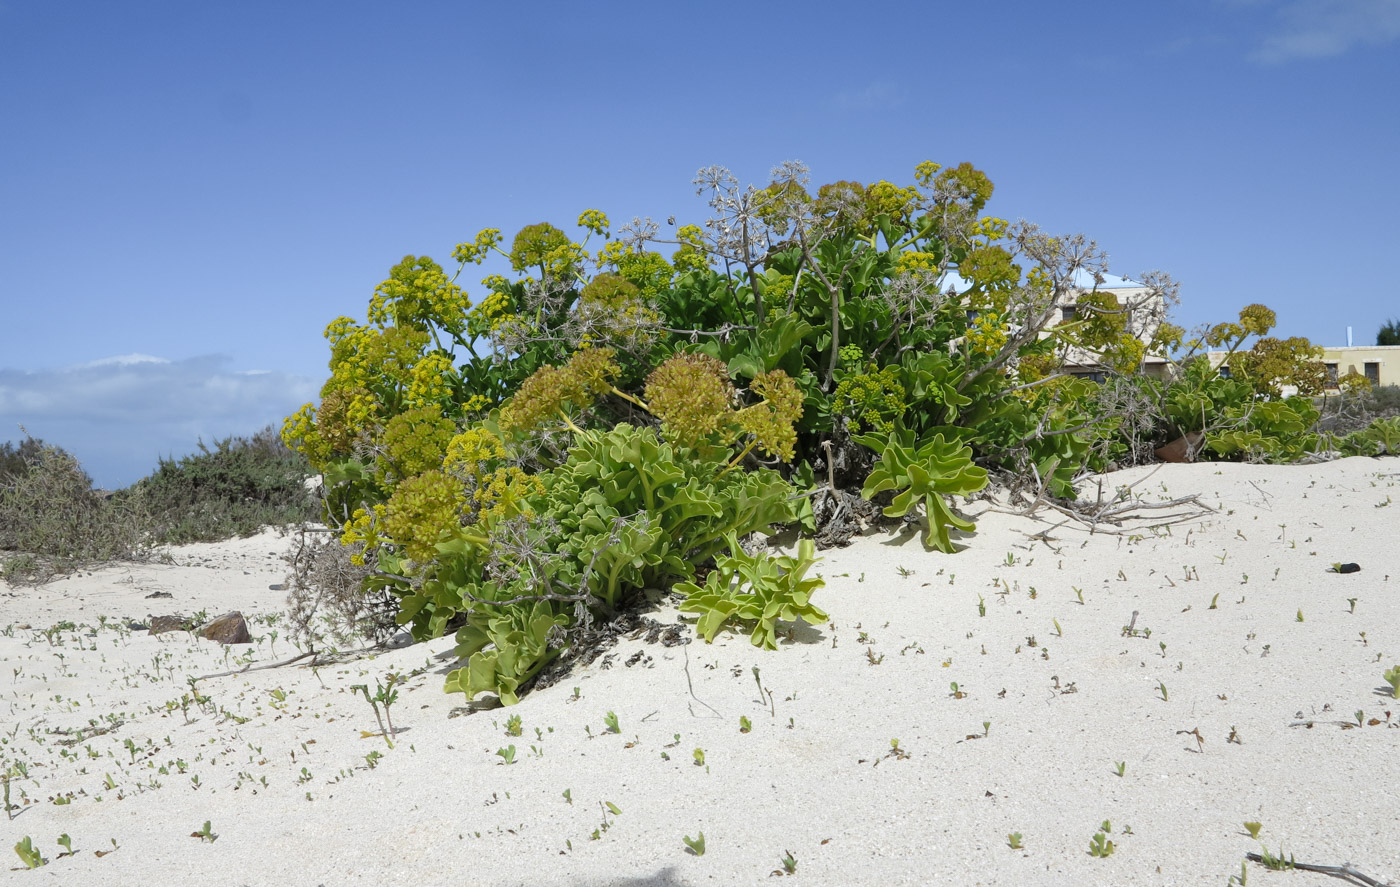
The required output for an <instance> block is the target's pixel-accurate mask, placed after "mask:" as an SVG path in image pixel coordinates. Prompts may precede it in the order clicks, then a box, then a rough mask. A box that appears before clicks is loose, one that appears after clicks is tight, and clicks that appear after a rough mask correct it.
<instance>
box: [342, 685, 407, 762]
mask: <svg viewBox="0 0 1400 887" xmlns="http://www.w3.org/2000/svg"><path fill="white" fill-rule="evenodd" d="M398 679H399V676H398V675H396V674H394V673H392V672H390V674H389V676H388V677H387V679H386V680H388V682H389V683H388V685H387V686H385V685H384V684H381V683H379V681H377V680H376V681H375V682H374V689H375V693H374V695H373V696H371V695H369V687H368V686H367V685H365V684H355V685H353V686H351V687H350V692H351V693H354V692H355V691H356V690H358V691H360V692H361V693H363V694H364V697H365V700H366V701H367V702H369V704H370V707H371V708H373V709H374V719H375V720H376V721H377V722H378V723H379V735H381V736H383V737H384V742H385V743H386V744H387V745H388V746H389V747H390V748H393V747H394V740H393V735H394V721H393V718H391V717H390V716H389V706H391V705H393V704H394V702H395V701H397V700H398V698H399V693H398V691H397V690H395V689H394V684H395V683H397V682H398ZM380 705H383V706H384V716H383V717H382V718H381V717H380V716H379V706H380ZM386 722H387V723H388V727H387V728H386V727H385V726H384V725H385V723H386ZM360 735H361V736H373V735H374V734H373V733H369V732H366V731H361V733H360Z"/></svg>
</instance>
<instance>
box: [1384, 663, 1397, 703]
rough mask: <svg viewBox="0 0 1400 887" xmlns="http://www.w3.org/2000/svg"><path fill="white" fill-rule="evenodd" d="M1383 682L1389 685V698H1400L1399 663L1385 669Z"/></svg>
mask: <svg viewBox="0 0 1400 887" xmlns="http://www.w3.org/2000/svg"><path fill="white" fill-rule="evenodd" d="M1385 682H1386V683H1387V684H1389V685H1390V698H1391V699H1400V665H1396V666H1394V667H1392V668H1390V669H1389V670H1387V671H1386V673H1385Z"/></svg>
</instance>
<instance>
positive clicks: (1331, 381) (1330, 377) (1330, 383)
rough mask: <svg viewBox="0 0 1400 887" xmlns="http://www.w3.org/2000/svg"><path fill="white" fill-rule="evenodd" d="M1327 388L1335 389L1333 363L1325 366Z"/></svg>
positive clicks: (1335, 370)
mask: <svg viewBox="0 0 1400 887" xmlns="http://www.w3.org/2000/svg"><path fill="white" fill-rule="evenodd" d="M1327 387H1328V388H1336V387H1337V365H1336V364H1335V363H1329V364H1327Z"/></svg>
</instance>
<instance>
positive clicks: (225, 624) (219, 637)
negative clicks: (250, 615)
mask: <svg viewBox="0 0 1400 887" xmlns="http://www.w3.org/2000/svg"><path fill="white" fill-rule="evenodd" d="M199 636H200V637H202V638H206V639H207V640H211V641H218V642H219V643H221V644H251V643H252V642H253V636H252V635H251V634H249V633H248V623H247V622H246V621H245V620H244V619H243V614H242V613H240V612H238V611H237V610H235V611H233V612H232V613H225V614H224V615H222V616H220V617H219V618H218V619H215V620H214V621H213V622H210V623H209V624H208V625H206V626H204V627H203V628H201V629H200V630H199Z"/></svg>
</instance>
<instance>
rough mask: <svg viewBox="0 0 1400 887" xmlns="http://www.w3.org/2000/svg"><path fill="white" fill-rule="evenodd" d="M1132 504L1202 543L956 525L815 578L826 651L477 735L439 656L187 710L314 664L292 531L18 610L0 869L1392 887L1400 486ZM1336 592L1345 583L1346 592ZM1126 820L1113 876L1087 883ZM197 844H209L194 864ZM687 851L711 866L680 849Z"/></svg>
mask: <svg viewBox="0 0 1400 887" xmlns="http://www.w3.org/2000/svg"><path fill="white" fill-rule="evenodd" d="M1148 471H1149V469H1134V470H1132V471H1128V472H1120V473H1118V474H1115V475H1110V476H1108V477H1107V478H1106V479H1105V488H1106V489H1110V490H1111V489H1112V488H1113V487H1115V486H1117V485H1121V484H1126V483H1131V482H1133V481H1136V480H1139V479H1141V478H1143V477H1145V476H1146V475H1147V473H1148ZM1137 489H1138V491H1139V492H1141V493H1142V494H1143V495H1144V496H1145V497H1146V498H1147V499H1148V500H1149V501H1152V500H1165V499H1169V498H1173V497H1178V496H1184V495H1187V494H1191V493H1199V494H1201V498H1202V500H1203V501H1204V502H1206V503H1207V504H1209V505H1210V506H1211V507H1212V508H1214V509H1217V510H1216V511H1215V512H1213V513H1211V514H1208V515H1206V516H1204V517H1203V518H1202V519H1200V520H1196V521H1193V522H1187V523H1180V524H1176V525H1174V526H1172V527H1170V529H1169V531H1168V530H1158V531H1155V532H1154V531H1141V532H1140V533H1139V534H1137V535H1133V534H1131V533H1130V532H1124V533H1117V534H1115V533H1095V534H1092V535H1091V534H1089V533H1088V532H1086V531H1085V529H1084V528H1083V527H1082V526H1080V525H1078V524H1075V523H1064V524H1063V525H1060V526H1056V525H1057V524H1059V523H1060V518H1058V517H1056V516H1054V514H1053V513H1048V514H1047V516H1046V519H1044V520H1037V519H1030V518H1025V517H1019V516H1012V515H1008V514H1002V513H996V512H990V511H986V509H987V508H988V505H987V504H986V503H981V502H977V503H972V504H971V505H969V506H968V507H967V509H966V512H967V513H969V514H974V515H977V514H980V517H979V518H978V530H977V532H976V534H975V535H973V536H970V537H969V538H967V539H966V540H965V541H966V542H967V543H968V544H969V547H968V549H967V550H965V551H963V552H961V553H959V554H957V555H953V556H948V555H943V554H939V553H937V552H932V553H931V552H926V551H924V550H923V548H922V547H921V546H920V544H919V541H918V539H917V537H915V536H913V535H912V534H905V535H904V536H897V537H891V536H889V535H888V534H884V535H872V536H869V537H866V538H861V539H859V540H857V541H856V543H855V544H853V545H852V546H851V547H850V548H847V549H843V550H835V551H829V552H826V556H825V560H824V561H823V562H822V564H821V565H820V566H819V568H818V569H819V571H820V572H821V573H822V574H823V575H824V576H825V578H826V581H827V586H826V588H824V589H823V590H822V591H821V592H820V593H819V594H818V595H817V597H816V599H815V602H816V603H817V604H818V605H819V606H821V607H822V608H824V609H825V610H826V611H827V612H828V613H829V614H830V616H831V621H830V624H827V625H821V626H817V627H805V626H798V627H797V628H796V629H795V630H793V631H791V632H790V635H791V636H790V637H789V638H788V639H787V640H786V641H785V642H784V643H783V644H782V649H780V650H779V651H777V652H764V651H761V650H758V649H755V648H754V647H753V646H751V645H750V644H749V642H748V639H747V637H746V636H745V635H742V634H722V635H721V637H720V638H719V639H718V640H717V641H716V642H715V643H714V644H713V645H706V644H705V643H703V641H695V642H693V643H690V644H688V645H683V646H671V647H666V646H663V645H661V644H656V643H653V644H648V643H646V642H645V640H644V639H642V638H637V639H628V640H624V641H623V642H621V643H620V644H619V645H618V646H617V647H616V648H615V649H614V650H613V651H612V654H611V655H610V656H609V657H607V659H606V660H600V661H599V662H597V663H595V664H594V665H592V666H591V667H589V668H587V669H585V670H583V671H581V672H579V673H577V674H576V675H575V676H574V677H573V678H571V679H568V680H566V681H565V682H563V683H562V684H560V685H557V686H554V687H550V688H548V689H545V690H541V691H538V692H535V693H532V694H530V695H529V696H527V697H526V698H525V699H524V700H523V701H522V703H521V704H520V705H518V706H516V707H514V708H511V709H498V710H494V711H485V712H479V713H476V714H472V715H469V716H455V717H454V716H453V715H454V712H457V711H459V710H460V707H461V706H462V703H463V698H462V697H461V696H460V695H457V696H448V695H446V694H444V693H443V692H442V679H443V678H442V676H443V674H444V673H445V672H446V671H447V670H449V669H450V668H451V667H452V664H453V663H452V661H451V659H450V649H451V646H452V645H451V642H450V640H442V641H438V642H435V643H431V644H424V645H413V646H406V647H403V648H400V649H395V650H391V651H388V652H381V653H379V654H378V655H373V656H369V655H365V656H361V657H359V658H355V659H351V660H348V661H344V662H341V663H339V664H334V665H326V666H322V667H319V668H317V669H315V670H313V669H310V668H304V667H301V666H300V665H293V666H288V667H283V668H276V669H270V670H264V671H254V672H248V673H246V674H238V675H231V676H224V677H215V678H207V679H204V680H201V681H199V682H198V683H197V687H198V689H199V691H200V693H202V694H205V695H207V696H208V698H209V701H208V702H207V703H206V704H204V705H202V706H201V705H197V704H186V705H185V706H184V707H183V710H182V707H181V698H182V696H184V695H185V694H188V693H190V690H191V687H190V684H189V682H188V678H189V677H190V676H198V675H205V674H209V673H213V672H222V671H226V670H229V669H233V668H238V667H241V666H242V665H243V664H246V663H251V664H252V665H259V664H266V663H270V662H276V661H279V660H282V659H285V658H288V657H290V656H292V655H295V653H296V650H295V649H294V648H293V647H292V646H291V644H290V642H289V641H288V639H287V634H288V631H287V628H286V625H285V624H284V623H282V624H279V623H278V622H277V621H276V617H277V615H278V614H279V612H280V610H281V609H282V608H283V606H284V600H283V598H284V596H285V595H284V593H283V592H281V591H279V590H274V589H271V588H270V586H273V585H278V584H280V583H281V582H282V581H283V574H284V568H283V565H282V563H281V561H280V559H279V558H280V555H281V554H282V552H283V551H284V549H285V548H286V545H287V543H288V540H287V539H285V538H282V537H280V536H279V535H278V534H276V533H274V532H267V533H264V534H262V535H260V536H257V537H254V538H252V539H245V540H239V541H233V542H228V543H222V544H218V545H196V546H187V547H182V548H179V549H175V550H174V551H173V552H172V553H173V557H174V560H175V564H174V565H159V564H156V565H118V566H112V567H107V568H104V569H101V570H98V571H95V572H93V573H90V574H83V575H81V576H76V577H72V578H69V579H66V580H64V581H60V582H56V583H53V584H51V585H48V586H44V587H41V588H17V589H10V588H7V587H6V586H3V585H0V629H3V631H4V634H3V636H0V661H2V662H3V668H0V712H2V713H3V714H0V728H3V734H2V735H0V767H3V766H8V765H13V764H16V762H18V763H19V764H20V765H22V767H23V769H24V771H25V773H26V774H27V775H25V776H16V777H15V778H14V779H13V780H12V784H11V787H10V793H11V799H10V800H11V803H12V804H16V805H18V807H19V809H18V810H16V811H12V813H13V819H12V820H7V819H4V818H0V836H3V840H0V845H3V847H0V850H3V852H4V853H5V854H6V856H7V862H6V869H8V867H9V866H14V865H19V857H18V856H16V855H14V854H13V853H11V852H10V850H9V848H10V847H11V846H12V845H14V844H15V843H16V842H17V841H19V840H20V839H21V838H23V837H25V836H29V837H30V838H31V839H32V840H33V843H34V846H36V847H37V848H39V849H40V850H41V851H42V852H43V854H44V856H46V857H47V858H48V859H49V864H48V865H46V866H44V867H42V868H40V869H37V870H34V871H23V870H19V871H8V870H5V869H0V871H3V872H4V874H3V875H2V876H0V877H3V879H4V880H6V882H13V883H35V884H39V883H49V884H83V885H87V887H97V885H108V884H112V885H116V884H121V885H128V884H129V885H138V884H140V885H145V884H158V883H159V884H180V883H194V882H208V883H218V884H278V885H316V884H325V885H340V884H414V885H435V884H453V885H457V884H483V885H487V884H489V885H504V884H529V885H552V884H560V885H562V884H582V885H604V884H607V885H613V884H618V885H699V884H752V883H757V882H760V881H765V880H767V879H769V878H770V877H774V878H776V877H778V876H779V875H781V873H782V871H783V865H782V858H783V857H784V856H785V855H786V854H787V853H791V858H792V859H793V860H795V863H796V872H795V874H794V875H793V876H792V878H793V879H794V881H795V882H796V883H803V884H811V885H818V884H821V885H853V884H919V885H923V884H935V883H937V884H959V885H973V884H1065V885H1069V884H1074V885H1085V884H1119V885H1125V884H1133V885H1137V884H1141V885H1187V884H1211V885H1222V884H1224V883H1225V882H1226V880H1227V878H1229V877H1230V876H1231V875H1238V874H1239V872H1240V864H1241V861H1242V860H1243V859H1244V856H1245V854H1246V853H1247V852H1250V851H1257V850H1259V849H1260V846H1261V843H1260V842H1261V841H1262V842H1264V843H1265V844H1267V846H1268V847H1269V849H1270V850H1272V851H1275V852H1277V851H1278V850H1279V849H1280V848H1282V849H1283V850H1284V852H1285V853H1287V854H1292V855H1293V856H1294V857H1295V858H1296V859H1297V860H1298V861H1299V862H1311V863H1321V864H1340V863H1342V862H1344V861H1349V862H1351V863H1352V864H1353V865H1354V866H1355V867H1356V868H1357V869H1359V870H1360V871H1362V872H1365V873H1366V874H1368V875H1370V876H1372V877H1374V878H1377V879H1378V880H1380V881H1385V880H1387V879H1389V880H1395V881H1400V794H1397V786H1400V754H1397V752H1400V700H1393V699H1391V698H1390V695H1389V687H1388V686H1387V685H1386V683H1385V681H1384V680H1383V678H1382V675H1383V673H1384V672H1385V671H1386V669H1388V668H1391V667H1392V666H1394V665H1396V664H1397V659H1396V657H1397V655H1400V595H1397V593H1396V591H1397V588H1398V587H1400V501H1394V502H1392V499H1393V498H1394V499H1400V461H1396V460H1373V459H1346V460H1342V461H1339V462H1334V463H1329V464H1324V465H1317V466H1308V467H1261V466H1248V465H1213V464H1199V465H1169V466H1162V467H1160V468H1159V469H1158V470H1157V471H1156V473H1155V474H1152V475H1151V476H1150V477H1148V478H1147V479H1146V480H1144V481H1142V482H1141V484H1140V485H1139V486H1138V488H1137ZM1107 529H1110V530H1111V529H1113V528H1107ZM1043 531H1048V532H1046V533H1045V535H1044V536H1041V537H1037V535H1036V534H1041V533H1042V532H1043ZM1345 561H1354V562H1356V563H1358V564H1360V566H1361V571H1360V572H1357V573H1352V574H1347V575H1342V574H1337V573H1334V572H1330V571H1329V569H1328V568H1329V566H1330V565H1331V564H1332V563H1333V562H1345ZM158 591H163V592H168V593H169V594H170V595H171V597H170V598H168V599H164V598H148V597H147V596H148V595H150V594H152V593H154V592H158ZM979 602H980V608H981V610H982V612H979ZM1213 603H1214V606H1212V604H1213ZM201 609H202V610H206V611H208V613H209V614H210V615H216V614H218V613H221V612H223V611H225V610H231V609H238V610H241V611H242V612H243V613H244V614H245V615H247V616H249V617H250V622H251V624H252V625H251V627H252V631H253V634H254V636H255V638H256V643H254V644H250V645H241V646H235V647H231V648H224V647H220V646H218V645H217V644H214V643H212V642H209V641H204V640H198V639H195V638H194V637H193V636H192V635H190V634H188V633H185V632H175V633H170V634H165V635H161V636H149V635H148V634H147V633H146V632H144V631H136V632H132V631H129V630H127V629H125V628H123V627H122V626H124V625H125V623H126V622H127V621H129V620H144V619H145V617H147V616H148V615H160V614H164V613H174V612H179V613H184V614H190V613H193V612H195V611H197V610H201ZM1135 611H1136V614H1137V615H1136V619H1135V620H1134V616H1133V614H1134V612H1135ZM651 615H652V616H653V618H655V619H657V620H659V621H661V622H668V623H669V622H676V621H678V617H677V615H676V614H675V612H674V609H670V608H663V609H662V610H661V611H659V612H657V613H653V614H651ZM103 617H105V622H104V621H103ZM65 623H71V626H68V627H59V628H57V629H54V626H64V624H65ZM1130 623H1131V624H1132V626H1133V633H1132V634H1131V635H1129V634H1126V633H1125V631H1124V627H1125V626H1127V625H1129V624H1130ZM279 628H280V632H279V636H278V638H277V640H276V641H275V642H274V641H273V639H272V632H273V631H277V630H279ZM46 630H47V631H46ZM686 635H687V636H691V633H690V632H689V630H687V632H686ZM755 667H757V668H758V669H759V670H760V671H759V678H760V679H761V686H762V693H760V686H759V684H758V682H757V681H756V680H755V675H754V672H753V669H754V668H755ZM391 672H393V673H397V674H400V675H404V676H407V683H406V684H404V685H403V686H401V688H400V692H399V698H398V701H397V702H396V703H395V704H394V706H393V707H392V709H391V713H392V717H393V721H394V725H395V727H396V728H398V731H399V732H398V734H397V736H396V743H395V747H394V748H392V749H390V748H388V747H387V745H386V743H385V741H384V739H383V738H382V737H379V736H375V735H372V734H374V733H376V732H377V731H378V726H377V725H376V721H375V717H374V713H373V712H372V711H371V708H370V706H369V704H368V703H367V702H366V700H365V699H364V697H363V696H360V695H358V694H356V693H354V692H352V690H351V687H352V686H354V685H356V684H366V685H367V686H368V687H369V688H370V690H371V691H373V689H374V687H375V684H376V682H377V681H383V680H384V679H385V677H386V676H387V675H388V674H389V673H391ZM954 682H956V684H957V693H956V694H954V693H953V691H952V689H951V686H950V685H951V684H952V683H954ZM692 691H693V692H692ZM770 691H771V696H770V695H769V692H770ZM609 712H613V713H615V716H616V722H617V726H618V732H617V733H615V734H614V733H610V732H608V728H607V726H605V719H606V718H607V717H608V713H609ZM511 715H518V716H519V717H520V719H521V729H522V734H521V735H520V736H508V735H507V734H506V727H507V718H508V717H510V716H511ZM741 718H746V719H747V720H748V722H749V723H751V729H749V730H748V731H747V732H743V731H742V730H741ZM366 733H369V734H371V735H369V736H366V735H365V734H366ZM894 740H898V747H897V749H896V748H895V747H894V746H893V745H892V742H893V741H894ZM511 745H513V746H514V747H515V753H514V761H513V763H506V761H505V758H504V756H502V755H498V754H497V750H498V749H503V748H505V747H508V746H511ZM697 749H703V754H704V763H703V765H701V764H698V763H697V758H696V750H697ZM376 753H377V754H376ZM1120 763H1121V767H1122V770H1121V773H1120V771H1119V767H1120ZM566 792H567V798H566ZM67 799H71V803H66V804H60V803H55V801H56V800H60V801H61V800H67ZM608 804H612V805H613V806H614V807H615V808H616V809H617V810H618V811H620V812H613V811H612V810H610V809H609V807H608V806H607V805H608ZM1105 820H1107V821H1109V823H1111V832H1110V833H1109V834H1108V835H1107V836H1106V839H1107V840H1111V841H1112V842H1113V844H1114V846H1115V852H1114V853H1113V854H1112V855H1111V856H1108V857H1095V856H1091V855H1090V853H1089V848H1090V842H1091V839H1093V838H1094V836H1095V834H1096V832H1097V831H1098V829H1099V827H1100V825H1101V824H1102V823H1103V822H1104V821H1105ZM206 821H208V822H209V823H210V830H211V832H212V834H214V835H217V839H216V840H214V841H212V842H211V841H208V840H205V839H203V838H201V837H192V833H193V832H197V831H199V830H201V829H202V827H203V825H204V823H205V822H206ZM1246 821H1254V822H1259V823H1261V824H1262V830H1261V831H1260V834H1259V840H1254V839H1251V838H1250V836H1249V835H1248V834H1247V833H1246V830H1245V828H1244V825H1243V823H1244V822H1246ZM700 832H703V833H704V836H705V846H706V852H705V854H704V855H703V856H696V855H694V854H692V853H691V852H690V851H688V850H687V847H686V845H685V843H683V837H686V836H688V837H691V838H694V837H695V836H696V835H697V834H698V833H700ZM1013 832H1019V833H1020V835H1021V836H1022V837H1021V843H1022V844H1023V847H1022V849H1012V848H1011V847H1010V846H1009V845H1008V835H1009V834H1010V833H1013ZM60 834H67V835H70V836H71V842H72V848H73V850H74V851H75V852H74V854H73V855H68V856H63V857H60V856H59V854H60V853H62V852H63V850H62V848H61V847H60V846H58V844H57V843H56V840H57V838H58V837H59V835H60ZM114 847H115V849H114ZM94 851H111V852H108V853H105V854H104V855H102V856H98V855H97V853H95V852H94ZM1249 869H1250V870H1249V878H1250V882H1251V883H1266V882H1267V883H1277V884H1285V883H1288V884H1315V883H1323V882H1330V880H1329V879H1327V878H1325V877H1324V876H1322V875H1318V874H1308V873H1302V872H1296V873H1291V874H1280V875H1272V874H1270V873H1268V872H1266V871H1265V870H1264V869H1262V868H1261V867H1260V866H1258V865H1255V864H1253V863H1250V866H1249ZM775 873H777V874H775ZM784 877H785V876H784Z"/></svg>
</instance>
